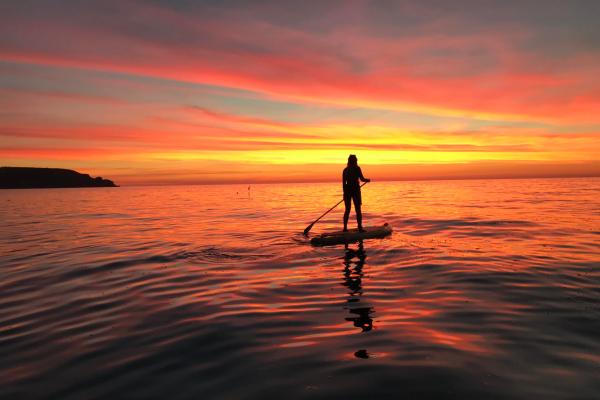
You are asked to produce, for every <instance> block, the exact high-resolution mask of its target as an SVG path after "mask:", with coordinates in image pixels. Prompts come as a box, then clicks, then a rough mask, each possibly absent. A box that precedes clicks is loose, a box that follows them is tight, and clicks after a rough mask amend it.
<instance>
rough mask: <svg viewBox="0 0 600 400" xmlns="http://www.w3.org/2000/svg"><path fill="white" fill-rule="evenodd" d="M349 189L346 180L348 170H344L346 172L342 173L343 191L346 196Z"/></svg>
mask: <svg viewBox="0 0 600 400" xmlns="http://www.w3.org/2000/svg"><path fill="white" fill-rule="evenodd" d="M347 187H348V182H347V179H346V170H345V169H344V171H343V172H342V190H343V192H344V194H346V189H347Z"/></svg>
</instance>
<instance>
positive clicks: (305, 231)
mask: <svg viewBox="0 0 600 400" xmlns="http://www.w3.org/2000/svg"><path fill="white" fill-rule="evenodd" d="M367 183H369V182H365V183H363V184H362V185H360V187H363V186H365V185H366V184H367ZM342 201H344V199H343V198H342V200H340V201H339V202H338V203H337V204H336V205H335V206H333V207H331V208H330V209H329V210H327V211H325V212H324V213H323V214H322V215H321V216H320V217H319V218H317V219H315V220H314V221H313V223H312V224H310V225H309V226H307V227H306V229H305V230H304V236H308V232H310V230H311V229H312V227H313V225H314V224H316V223H317V222H319V220H320V219H321V218H323V217H324V216H326V215H327V214H329V211H331V210H333V209H334V208H336V207H337V206H339V205H340V204H341V203H342Z"/></svg>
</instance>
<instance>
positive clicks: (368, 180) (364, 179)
mask: <svg viewBox="0 0 600 400" xmlns="http://www.w3.org/2000/svg"><path fill="white" fill-rule="evenodd" d="M358 177H359V178H360V180H361V181H363V182H371V180H370V179H369V178H365V177H364V176H363V174H362V169H360V167H358Z"/></svg>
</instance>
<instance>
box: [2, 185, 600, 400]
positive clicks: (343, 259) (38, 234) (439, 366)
mask: <svg viewBox="0 0 600 400" xmlns="http://www.w3.org/2000/svg"><path fill="white" fill-rule="evenodd" d="M315 189H317V190H315ZM339 191H340V189H339V185H338V184H310V185H308V184H295V185H252V188H251V190H248V186H247V185H239V186H235V185H233V186H189V187H185V186H179V187H139V188H135V187H133V188H127V187H124V188H115V189H111V188H97V189H96V188H94V189H64V190H63V189H57V190H54V189H53V190H20V191H19V190H5V191H0V221H2V223H0V398H2V399H4V398H6V399H20V398H26V399H30V398H35V399H37V398H48V399H61V400H63V399H66V400H68V399H106V398H169V399H189V398H205V399H238V398H244V399H264V398H280V397H281V396H282V394H283V395H284V396H285V397H286V398H290V399H303V398H310V399H315V398H317V399H335V398H343V399H345V400H347V399H354V398H375V399H380V398H381V399H388V398H389V399H397V398H417V399H421V398H436V399H437V398H457V399H496V398H497V399H541V398H543V399H550V400H552V399H571V398H574V399H598V398H600V395H599V394H600V356H599V354H600V340H599V339H598V332H600V289H599V288H600V247H599V246H598V243H599V238H600V214H599V213H598V210H600V179H597V178H592V179H540V180H496V181H483V180H482V181H451V182H383V183H381V182H377V183H371V184H370V185H368V186H367V187H365V190H364V191H363V203H364V204H363V213H364V218H365V222H366V223H367V225H370V224H373V225H375V224H379V223H382V222H384V221H385V222H388V223H391V224H392V226H393V227H394V233H393V235H392V236H390V237H388V238H386V239H383V240H366V241H365V242H364V243H363V244H359V245H351V246H349V247H348V248H347V249H346V248H344V247H343V246H330V247H324V248H315V247H312V246H310V245H309V244H308V243H307V242H306V238H304V237H303V236H302V234H301V232H302V229H304V228H305V227H306V225H307V224H308V223H309V222H310V221H312V220H314V218H316V216H318V215H320V214H321V213H322V212H323V211H324V210H326V209H328V208H329V207H331V205H332V204H335V203H336V202H337V201H338V200H339V196H340V193H339ZM250 193H251V195H250ZM341 214H342V210H336V211H334V212H332V213H330V214H328V215H327V216H326V217H325V218H324V219H323V220H322V221H320V222H319V223H318V224H317V225H315V227H314V228H313V230H312V232H313V233H314V234H318V233H320V232H322V231H324V230H329V229H334V228H337V229H339V227H340V224H341V220H342V215H341ZM367 253H368V257H367Z"/></svg>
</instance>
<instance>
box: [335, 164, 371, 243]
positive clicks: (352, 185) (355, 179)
mask: <svg viewBox="0 0 600 400" xmlns="http://www.w3.org/2000/svg"><path fill="white" fill-rule="evenodd" d="M359 179H360V180H361V181H363V182H371V180H370V179H367V178H365V177H364V176H363V174H362V170H361V169H360V167H359V166H358V158H356V156H355V155H354V154H350V156H349V157H348V166H347V167H346V168H344V172H343V173H342V186H343V188H344V206H345V207H346V208H345V210H344V232H347V231H348V218H349V217H350V206H351V203H352V202H353V203H354V211H355V212H356V223H357V224H358V230H359V232H364V231H365V230H364V229H363V226H362V211H361V205H362V197H361V194H360V183H359Z"/></svg>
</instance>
